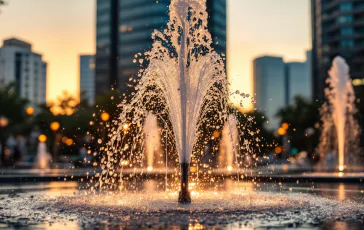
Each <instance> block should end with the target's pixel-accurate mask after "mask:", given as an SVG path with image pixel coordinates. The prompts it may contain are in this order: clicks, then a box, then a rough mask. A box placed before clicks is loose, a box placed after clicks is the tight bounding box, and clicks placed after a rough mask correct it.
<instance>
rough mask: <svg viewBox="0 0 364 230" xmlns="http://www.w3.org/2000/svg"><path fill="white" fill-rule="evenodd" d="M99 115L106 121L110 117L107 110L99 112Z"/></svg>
mask: <svg viewBox="0 0 364 230" xmlns="http://www.w3.org/2000/svg"><path fill="white" fill-rule="evenodd" d="M100 117H101V120H102V121H104V122H106V121H108V120H109V119H110V115H109V114H108V113H107V112H103V113H101V115H100Z"/></svg>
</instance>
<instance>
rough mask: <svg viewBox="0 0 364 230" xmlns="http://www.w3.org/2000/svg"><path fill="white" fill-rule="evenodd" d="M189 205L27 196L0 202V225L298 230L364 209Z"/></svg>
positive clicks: (139, 197)
mask: <svg viewBox="0 0 364 230" xmlns="http://www.w3.org/2000/svg"><path fill="white" fill-rule="evenodd" d="M193 198H194V199H193V203H192V204H191V205H179V204H177V203H176V199H177V194H176V193H164V192H159V193H122V194H118V195H107V194H103V195H85V194H81V193H79V194H75V195H73V196H59V197H56V198H55V197H53V198H51V197H49V198H47V197H45V196H43V195H32V194H30V193H27V194H20V195H9V196H2V197H0V203H1V204H2V205H1V208H0V209H1V212H0V225H1V224H3V225H4V224H5V225H8V226H12V227H19V226H29V225H39V224H48V225H49V224H50V225H52V224H53V225H56V224H62V223H64V224H70V223H71V224H72V223H73V224H77V226H80V227H86V228H89V227H92V228H95V227H98V226H105V225H108V226H118V227H124V228H125V227H129V228H145V227H149V228H151V227H152V228H158V227H172V226H179V227H181V226H185V227H189V228H190V227H192V229H193V227H198V226H205V227H216V226H219V227H234V226H235V227H254V228H256V227H299V226H301V227H302V226H318V225H320V224H321V223H322V222H323V221H358V220H363V218H364V205H363V204H362V203H358V202H355V201H350V200H344V201H337V200H335V199H329V198H323V197H320V196H316V195H311V194H302V193H292V192H291V193H267V192H259V193H254V194H244V195H241V194H240V195H239V194H231V193H225V192H219V193H217V192H201V193H196V194H194V197H193Z"/></svg>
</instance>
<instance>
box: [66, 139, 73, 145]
mask: <svg viewBox="0 0 364 230" xmlns="http://www.w3.org/2000/svg"><path fill="white" fill-rule="evenodd" d="M72 144H73V140H72V139H71V138H68V139H67V140H66V145H68V146H71V145H72Z"/></svg>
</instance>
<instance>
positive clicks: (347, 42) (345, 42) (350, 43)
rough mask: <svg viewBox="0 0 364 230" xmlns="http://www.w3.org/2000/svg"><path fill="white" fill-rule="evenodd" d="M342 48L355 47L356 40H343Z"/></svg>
mask: <svg viewBox="0 0 364 230" xmlns="http://www.w3.org/2000/svg"><path fill="white" fill-rule="evenodd" d="M340 46H341V48H353V47H354V41H353V40H351V39H347V40H342V41H341V42H340Z"/></svg>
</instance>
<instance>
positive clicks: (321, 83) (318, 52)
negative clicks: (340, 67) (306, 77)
mask: <svg viewBox="0 0 364 230" xmlns="http://www.w3.org/2000/svg"><path fill="white" fill-rule="evenodd" d="M311 19H312V65H313V68H312V77H313V98H314V99H317V98H318V99H320V100H322V99H323V98H324V89H325V88H326V83H325V80H326V79H327V77H328V70H329V69H330V67H331V62H332V60H333V59H334V57H335V56H337V55H340V56H342V57H344V58H345V59H346V61H347V63H348V64H349V66H350V76H351V78H352V79H353V85H354V89H355V91H356V92H358V91H361V92H364V68H363V66H364V23H363V19H364V1H362V0H340V1H339V0H332V1H329V0H311Z"/></svg>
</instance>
